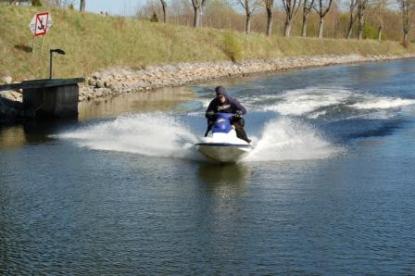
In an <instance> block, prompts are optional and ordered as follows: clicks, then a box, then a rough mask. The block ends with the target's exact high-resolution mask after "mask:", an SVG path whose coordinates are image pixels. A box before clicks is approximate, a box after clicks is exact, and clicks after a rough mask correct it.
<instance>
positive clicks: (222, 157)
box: [197, 143, 252, 163]
mask: <svg viewBox="0 0 415 276" xmlns="http://www.w3.org/2000/svg"><path fill="white" fill-rule="evenodd" d="M197 146H198V149H199V151H200V152H201V153H202V154H203V155H205V156H206V157H207V158H209V159H211V160H214V161H217V162H221V163H234V162H237V161H239V160H241V159H242V158H243V157H244V156H246V155H247V154H248V153H249V152H250V151H251V149H252V147H251V145H249V144H231V143H199V144H197Z"/></svg>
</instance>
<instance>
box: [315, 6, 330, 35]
mask: <svg viewBox="0 0 415 276" xmlns="http://www.w3.org/2000/svg"><path fill="white" fill-rule="evenodd" d="M332 4H333V0H317V7H315V6H314V7H313V8H314V10H315V11H316V12H317V14H318V16H319V18H320V19H319V27H318V38H323V30H324V17H325V16H326V15H327V13H328V12H329V11H330V9H331V5H332Z"/></svg>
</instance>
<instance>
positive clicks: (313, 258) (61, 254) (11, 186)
mask: <svg viewBox="0 0 415 276" xmlns="http://www.w3.org/2000/svg"><path fill="white" fill-rule="evenodd" d="M217 84H219V81H216V82H214V83H208V84H205V85H197V86H192V87H186V88H180V89H165V90H163V91H160V92H151V93H144V94H132V95H126V96H122V97H118V98H115V99H113V100H107V101H102V102H98V103H90V104H82V105H81V106H80V112H81V114H80V118H79V121H77V122H65V123H53V122H48V123H29V124H26V125H24V126H12V127H2V128H1V129H0V274H12V275H24V274H28V275H33V274H53V275H56V274H60V273H62V274H70V275H76V274H85V275H98V274H104V275H120V274H133V275H141V274H145V275H147V274H165V275H171V274H180V275H182V274H185V275H189V274H193V275H197V274H234V275H248V274H308V275H309V274H313V275H315V274H327V275H337V274H343V275H349V274H374V275H397V274H404V275H410V274H415V232H414V229H415V200H414V198H415V170H414V166H415V61H414V60H402V61H394V62H390V63H372V64H359V65H347V66H333V67H326V68H318V69H307V70H301V71H291V72H285V73H279V74H275V75H265V76H261V77H252V78H247V79H242V80H240V79H233V80H231V81H227V82H226V83H225V85H226V87H227V88H228V90H229V92H230V94H231V95H232V96H234V97H237V98H238V99H239V100H240V101H241V103H242V104H244V105H245V106H246V107H247V109H248V114H247V116H246V118H245V119H246V128H247V131H248V134H249V136H250V137H252V139H253V140H254V145H255V148H254V150H253V152H252V153H251V154H250V155H249V156H247V157H246V159H244V160H242V161H241V162H240V163H238V164H234V165H218V164H212V163H210V162H208V161H206V160H204V159H203V157H201V156H200V155H198V153H197V152H196V151H195V149H194V147H193V145H194V143H196V142H197V141H198V139H199V138H200V136H201V135H202V134H203V132H204V129H205V120H204V110H205V108H206V106H207V104H208V103H209V101H210V99H211V98H212V97H213V90H212V89H213V88H214V87H215V85H217Z"/></svg>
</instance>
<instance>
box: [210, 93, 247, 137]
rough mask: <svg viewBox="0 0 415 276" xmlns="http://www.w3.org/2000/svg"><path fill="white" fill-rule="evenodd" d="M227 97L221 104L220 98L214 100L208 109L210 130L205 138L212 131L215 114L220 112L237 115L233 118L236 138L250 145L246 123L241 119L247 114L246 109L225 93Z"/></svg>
mask: <svg viewBox="0 0 415 276" xmlns="http://www.w3.org/2000/svg"><path fill="white" fill-rule="evenodd" d="M223 95H224V96H225V102H224V103H221V102H220V101H219V99H218V98H214V99H213V100H212V101H211V102H210V104H209V106H208V108H207V109H206V118H207V120H208V130H207V131H206V134H205V136H206V135H207V134H208V132H209V131H210V129H211V127H212V125H213V123H214V122H215V114H216V113H218V112H222V113H232V114H235V116H234V117H233V118H232V121H231V123H232V125H233V126H234V127H235V131H236V136H237V137H238V138H240V139H242V140H245V141H247V142H248V143H249V142H251V140H250V139H249V138H248V136H247V135H246V132H245V129H244V126H245V121H244V119H243V118H242V117H241V116H242V115H245V114H246V109H245V107H243V106H242V105H241V103H240V102H239V101H238V100H237V99H234V98H232V97H230V96H228V95H226V94H224V93H223Z"/></svg>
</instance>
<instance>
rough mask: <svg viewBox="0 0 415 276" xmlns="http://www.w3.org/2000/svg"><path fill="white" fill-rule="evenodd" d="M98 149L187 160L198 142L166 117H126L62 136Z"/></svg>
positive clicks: (81, 144) (154, 115) (161, 115)
mask: <svg viewBox="0 0 415 276" xmlns="http://www.w3.org/2000/svg"><path fill="white" fill-rule="evenodd" d="M58 137H59V138H66V139H72V140H75V141H76V142H77V143H78V145H80V146H83V147H87V148H90V149H95V150H108V151H121V152H131V153H138V154H141V155H147V156H159V157H177V158H183V157H186V156H188V155H189V151H190V148H191V147H192V146H193V144H194V143H196V142H197V138H196V136H195V135H193V134H192V133H191V131H190V130H188V129H187V128H186V127H184V126H183V125H181V124H180V123H179V122H178V121H177V120H175V118H174V117H172V116H168V115H163V114H159V113H156V114H154V113H153V114H135V115H123V116H120V117H118V118H117V119H115V120H113V121H109V122H103V123H99V124H96V125H92V126H87V127H84V128H81V129H78V130H75V131H71V132H66V133H63V134H60V135H58Z"/></svg>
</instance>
